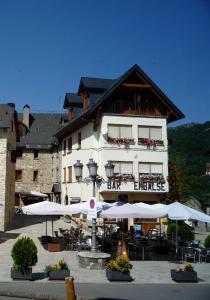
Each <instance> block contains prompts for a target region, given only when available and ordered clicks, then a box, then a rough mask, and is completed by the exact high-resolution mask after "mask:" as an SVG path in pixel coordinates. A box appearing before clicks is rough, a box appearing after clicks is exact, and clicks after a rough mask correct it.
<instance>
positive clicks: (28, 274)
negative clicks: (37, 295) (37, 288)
mask: <svg viewBox="0 0 210 300" xmlns="http://www.w3.org/2000/svg"><path fill="white" fill-rule="evenodd" d="M11 278H12V279H13V280H32V268H29V270H26V271H24V272H20V271H18V270H16V269H15V268H14V267H12V268H11Z"/></svg>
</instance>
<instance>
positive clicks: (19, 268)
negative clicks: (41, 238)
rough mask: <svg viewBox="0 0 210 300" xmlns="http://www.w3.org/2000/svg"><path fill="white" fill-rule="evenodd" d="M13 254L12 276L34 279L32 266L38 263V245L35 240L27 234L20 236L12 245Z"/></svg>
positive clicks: (14, 277)
mask: <svg viewBox="0 0 210 300" xmlns="http://www.w3.org/2000/svg"><path fill="white" fill-rule="evenodd" d="M11 256H12V259H13V267H12V268H11V277H12V278H13V279H29V280H32V266H35V264H36V263H37V247H36V245H35V243H34V241H33V240H32V239H31V238H29V237H26V236H24V237H21V238H19V239H18V240H17V241H16V242H15V244H14V245H13V247H12V252H11Z"/></svg>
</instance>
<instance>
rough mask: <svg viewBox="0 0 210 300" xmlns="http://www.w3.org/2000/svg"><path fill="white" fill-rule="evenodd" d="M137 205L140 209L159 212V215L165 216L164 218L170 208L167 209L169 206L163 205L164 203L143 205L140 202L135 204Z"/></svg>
mask: <svg viewBox="0 0 210 300" xmlns="http://www.w3.org/2000/svg"><path fill="white" fill-rule="evenodd" d="M135 205H136V206H138V207H142V208H149V209H151V210H152V211H153V212H157V213H158V214H163V215H162V216H164V215H165V216H166V215H167V208H168V207H167V205H165V204H162V203H156V204H147V203H143V202H138V203H135ZM162 216H161V217H162ZM154 218H155V216H154ZM157 218H158V217H157Z"/></svg>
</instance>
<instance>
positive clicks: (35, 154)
mask: <svg viewBox="0 0 210 300" xmlns="http://www.w3.org/2000/svg"><path fill="white" fill-rule="evenodd" d="M38 157H39V151H38V150H34V158H35V159H37V158H38Z"/></svg>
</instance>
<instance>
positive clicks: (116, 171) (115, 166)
mask: <svg viewBox="0 0 210 300" xmlns="http://www.w3.org/2000/svg"><path fill="white" fill-rule="evenodd" d="M112 163H113V165H114V174H119V173H120V163H119V162H116V161H113V162H112Z"/></svg>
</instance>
